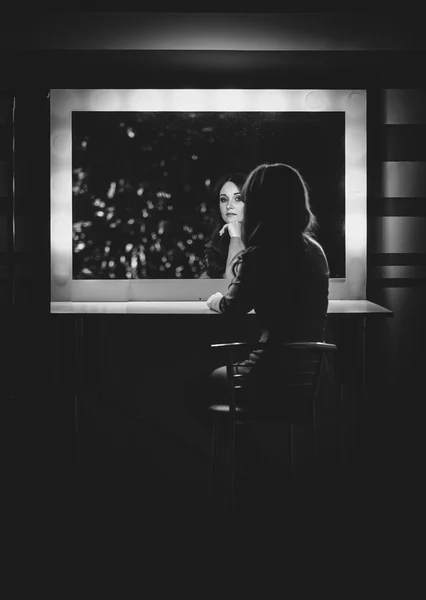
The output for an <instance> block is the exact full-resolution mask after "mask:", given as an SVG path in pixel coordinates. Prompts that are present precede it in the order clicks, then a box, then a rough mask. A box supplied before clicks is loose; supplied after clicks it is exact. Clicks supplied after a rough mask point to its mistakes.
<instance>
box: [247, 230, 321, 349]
mask: <svg viewBox="0 0 426 600" xmlns="http://www.w3.org/2000/svg"><path fill="white" fill-rule="evenodd" d="M271 254H272V255H271ZM256 263H257V264H256V265H255V269H254V271H255V272H256V280H257V281H256V285H255V289H256V291H255V302H254V309H255V312H256V314H257V317H258V320H259V325H260V327H261V332H262V335H261V341H262V342H263V341H266V340H269V341H273V340H280V341H321V340H323V339H324V331H325V320H326V316H327V308H328V284H329V268H328V262H327V258H326V256H325V254H324V251H323V249H322V247H321V246H320V245H319V244H318V242H316V241H314V240H313V239H312V238H309V237H307V238H306V246H305V247H304V248H303V249H299V250H295V251H293V252H291V251H289V250H288V249H286V248H279V247H278V248H277V249H276V251H272V252H269V256H267V255H266V254H265V252H261V253H259V257H258V260H257V261H256Z"/></svg>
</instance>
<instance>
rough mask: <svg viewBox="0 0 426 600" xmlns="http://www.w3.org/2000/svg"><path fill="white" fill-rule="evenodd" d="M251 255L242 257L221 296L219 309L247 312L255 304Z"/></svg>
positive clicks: (254, 276) (222, 310)
mask: <svg viewBox="0 0 426 600" xmlns="http://www.w3.org/2000/svg"><path fill="white" fill-rule="evenodd" d="M253 258H254V257H253V256H250V258H248V257H246V256H245V257H243V259H242V260H241V262H240V264H239V265H238V267H237V274H236V276H235V277H234V278H233V279H232V281H231V283H230V285H229V287H228V291H227V292H226V294H225V295H224V296H222V298H221V300H220V303H219V311H220V312H222V313H226V314H247V313H248V312H250V311H251V310H252V309H253V308H254V305H255V291H256V274H255V272H254V265H255V261H254V260H253Z"/></svg>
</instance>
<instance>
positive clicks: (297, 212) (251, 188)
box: [235, 163, 318, 266]
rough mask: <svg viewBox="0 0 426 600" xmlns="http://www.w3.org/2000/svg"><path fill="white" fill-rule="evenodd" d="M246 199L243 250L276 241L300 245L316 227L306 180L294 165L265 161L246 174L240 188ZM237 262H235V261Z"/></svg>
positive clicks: (295, 247)
mask: <svg viewBox="0 0 426 600" xmlns="http://www.w3.org/2000/svg"><path fill="white" fill-rule="evenodd" d="M242 199H243V201H244V203H245V211H244V221H243V224H242V240H243V242H244V245H245V250H243V251H242V253H241V255H240V257H239V258H240V259H241V256H242V255H243V254H245V253H247V252H250V251H252V250H253V249H254V248H259V247H266V246H270V245H271V244H274V245H277V244H278V245H279V246H280V247H283V248H285V247H286V248H289V249H290V250H297V249H302V248H304V247H305V246H306V242H307V238H310V237H314V231H315V230H316V229H317V227H318V223H317V219H316V217H315V215H314V214H313V212H312V210H311V206H310V201H309V190H308V186H307V183H306V182H305V180H304V179H303V177H302V175H301V174H300V173H299V171H298V170H297V169H295V168H294V167H291V166H290V165H286V164H283V163H265V164H261V165H259V166H257V167H256V168H255V169H253V171H252V172H251V173H250V174H249V175H248V177H247V180H246V182H245V184H244V186H243V189H242ZM235 266H237V264H235Z"/></svg>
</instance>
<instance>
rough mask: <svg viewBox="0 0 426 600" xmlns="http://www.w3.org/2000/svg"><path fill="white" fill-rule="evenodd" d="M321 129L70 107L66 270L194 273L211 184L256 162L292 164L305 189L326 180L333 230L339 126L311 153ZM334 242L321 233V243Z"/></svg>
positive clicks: (256, 119) (92, 275) (200, 258)
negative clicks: (69, 257)
mask: <svg viewBox="0 0 426 600" xmlns="http://www.w3.org/2000/svg"><path fill="white" fill-rule="evenodd" d="M304 119H305V121H306V119H307V116H306V115H305V116H304ZM328 125H329V124H328ZM297 127H299V128H298V129H297ZM324 127H326V128H327V123H326V124H325V126H324V125H321V124H319V122H318V123H317V121H315V120H314V119H311V122H307V123H305V128H304V129H303V124H302V128H300V123H292V122H291V121H290V120H289V117H288V115H283V116H282V117H280V118H279V119H278V116H277V115H276V114H275V115H274V114H273V113H267V114H265V113H178V112H167V113H165V112H74V113H73V114H72V178H73V277H74V278H77V279H126V278H127V279H143V278H149V279H156V278H159V279H170V278H183V279H193V278H198V277H200V275H201V274H202V272H203V270H204V268H205V261H204V247H205V244H206V242H207V241H208V239H209V238H210V234H211V232H212V230H213V228H214V226H215V223H214V222H213V221H212V216H211V209H212V202H213V200H212V198H211V195H210V190H211V187H212V185H213V184H214V181H215V180H216V178H217V177H219V176H220V175H222V174H223V173H225V172H230V171H243V172H249V171H250V170H251V169H252V168H254V167H255V166H256V165H257V164H259V163H260V162H264V161H281V162H287V163H289V164H293V165H294V166H296V167H298V168H301V169H302V172H303V173H304V175H305V177H306V178H307V180H308V182H310V183H312V182H313V183H314V189H315V186H316V187H318V185H319V186H320V187H321V186H322V187H323V188H324V186H325V187H327V186H328V188H329V190H328V191H327V194H328V199H329V202H331V205H330V206H331V209H332V211H334V212H332V213H331V214H333V219H334V220H333V227H335V225H336V223H339V219H340V221H341V222H342V223H343V222H344V213H343V219H342V212H341V206H340V205H339V201H340V200H341V193H342V190H341V189H339V186H341V183H339V182H341V178H342V170H341V168H340V167H339V168H338V169H337V171H334V172H333V170H332V169H331V168H330V167H328V168H326V167H325V165H326V164H328V163H327V161H328V162H330V161H331V160H333V161H334V163H336V159H338V160H339V161H340V163H341V162H342V156H341V150H342V148H341V127H340V125H339V127H337V128H336V127H334V130H333V131H335V134H334V135H335V138H336V143H335V144H334V146H335V147H334V148H333V149H332V150H331V149H330V150H329V151H328V154H327V152H324V148H322V149H321V150H322V157H323V158H322V159H320V157H319V153H320V148H319V140H320V139H321V136H323V135H324V131H325V130H324ZM343 127H344V126H343ZM303 131H305V134H303ZM301 132H302V135H301ZM308 135H310V136H311V138H312V139H310V143H309V149H308V150H306V136H308ZM328 135H329V136H330V128H328ZM322 139H323V140H324V138H323V137H322ZM336 144H337V147H336ZM330 148H331V146H330ZM315 152H316V153H317V156H318V161H319V163H320V164H319V166H318V164H317V162H318V161H315V160H314V155H315ZM339 153H340V154H339ZM324 157H325V158H324ZM298 163H299V164H298ZM340 163H339V164H340ZM343 164H344V156H343ZM333 190H334V192H333ZM333 194H334V195H333ZM343 194H344V190H343ZM313 202H314V203H315V193H314V194H313ZM343 205H344V202H343ZM339 206H340V208H338V207H339ZM314 208H315V206H314ZM328 211H329V212H330V208H329V209H328ZM339 211H340V212H339ZM320 220H321V215H320ZM324 220H325V219H324ZM330 227H331V224H329V225H328V229H329V228H330ZM326 229H327V228H326ZM330 231H331V230H330ZM339 243H340V240H339V237H338V236H337V237H336V236H334V238H333V236H331V238H330V240H329V244H335V245H336V244H337V245H339ZM336 248H337V246H336ZM333 252H334V250H333ZM343 258H344V257H343ZM331 262H333V261H331ZM336 264H337V263H336ZM343 264H344V260H343Z"/></svg>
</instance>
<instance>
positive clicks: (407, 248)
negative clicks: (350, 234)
mask: <svg viewBox="0 0 426 600" xmlns="http://www.w3.org/2000/svg"><path fill="white" fill-rule="evenodd" d="M381 101H382V116H381V119H382V122H381V125H380V141H379V144H378V148H379V150H378V151H379V153H380V156H379V157H378V160H380V161H381V174H380V186H379V187H380V195H378V196H376V197H372V198H369V207H368V209H369V210H368V215H369V221H368V228H369V235H368V239H369V253H368V254H369V256H368V283H367V289H368V291H369V292H372V291H374V290H375V289H377V288H378V287H388V288H395V287H407V288H414V287H415V288H417V287H421V288H424V287H425V286H426V272H425V265H426V91H425V90H422V89H389V90H383V92H382V98H381ZM370 295H371V294H370Z"/></svg>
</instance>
